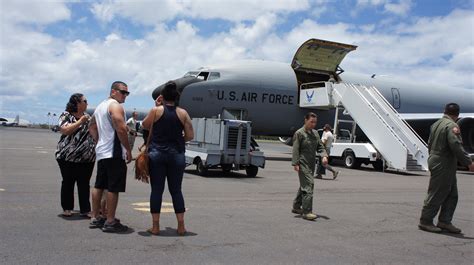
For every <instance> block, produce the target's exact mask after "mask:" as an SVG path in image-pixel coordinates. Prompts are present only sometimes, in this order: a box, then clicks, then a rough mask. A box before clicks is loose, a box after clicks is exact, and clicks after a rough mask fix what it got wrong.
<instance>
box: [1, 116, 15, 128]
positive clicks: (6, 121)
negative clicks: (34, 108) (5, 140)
mask: <svg viewBox="0 0 474 265" xmlns="http://www.w3.org/2000/svg"><path fill="white" fill-rule="evenodd" d="M0 123H1V124H2V125H3V126H7V127H15V126H18V125H19V124H20V115H16V117H15V119H12V118H0Z"/></svg>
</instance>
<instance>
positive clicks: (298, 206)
mask: <svg viewBox="0 0 474 265" xmlns="http://www.w3.org/2000/svg"><path fill="white" fill-rule="evenodd" d="M316 122H317V116H316V114H314V113H312V112H309V113H307V114H306V115H305V119H304V126H303V127H302V128H300V129H299V130H297V131H296V132H295V134H294V135H293V156H292V161H291V165H292V166H293V168H294V170H295V171H296V172H298V177H299V180H300V187H299V189H298V193H297V194H296V198H295V200H294V201H293V209H292V210H291V212H292V213H296V214H301V215H302V216H303V218H304V219H306V220H314V219H316V217H317V216H316V215H315V214H314V213H313V212H312V210H313V190H314V178H313V174H314V168H315V165H316V153H317V152H318V153H321V156H322V157H323V158H322V164H323V165H327V164H328V158H327V154H326V150H325V148H324V145H323V143H322V141H321V139H320V138H319V134H318V133H317V132H315V131H314V128H315V127H316Z"/></svg>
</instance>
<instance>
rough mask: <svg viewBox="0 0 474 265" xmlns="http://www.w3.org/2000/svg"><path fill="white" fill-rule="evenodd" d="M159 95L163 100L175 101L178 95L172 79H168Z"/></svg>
mask: <svg viewBox="0 0 474 265" xmlns="http://www.w3.org/2000/svg"><path fill="white" fill-rule="evenodd" d="M161 95H162V96H163V99H164V100H165V101H170V102H175V101H176V100H177V99H178V97H179V93H178V88H177V86H176V83H175V82H174V81H168V82H167V83H166V84H165V86H164V87H163V89H162V90H161Z"/></svg>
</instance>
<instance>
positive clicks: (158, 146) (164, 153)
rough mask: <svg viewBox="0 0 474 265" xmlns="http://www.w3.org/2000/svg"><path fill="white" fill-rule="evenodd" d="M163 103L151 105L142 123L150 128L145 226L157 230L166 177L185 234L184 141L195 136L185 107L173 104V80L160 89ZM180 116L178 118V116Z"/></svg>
mask: <svg viewBox="0 0 474 265" xmlns="http://www.w3.org/2000/svg"><path fill="white" fill-rule="evenodd" d="M161 94H162V97H163V100H164V104H163V105H162V106H159V107H155V108H153V109H152V110H151V111H150V113H149V114H148V115H147V117H146V118H145V119H144V120H143V126H144V127H145V128H150V127H151V126H153V132H152V135H151V140H150V143H149V148H148V152H149V158H150V183H151V196H150V212H151V215H152V219H153V227H152V228H150V229H148V232H149V233H151V234H155V235H157V234H159V232H160V225H159V224H160V211H161V203H162V196H163V191H164V188H165V180H167V181H168V190H169V192H170V194H171V197H172V199H173V207H174V211H175V213H176V219H177V221H178V228H177V232H178V234H179V235H184V234H185V233H186V229H185V226H184V212H185V211H186V208H185V205H184V198H183V193H182V191H181V184H182V181H183V174H184V168H185V166H186V165H185V158H184V151H185V146H184V145H185V141H189V140H192V139H193V137H194V133H193V129H192V124H191V119H190V118H189V115H188V114H187V112H186V111H185V110H184V109H181V108H179V107H176V105H175V101H176V100H177V98H178V91H177V89H176V84H175V83H174V82H172V81H170V82H168V83H166V85H165V87H164V88H163V90H162V93H161ZM180 117H181V118H180Z"/></svg>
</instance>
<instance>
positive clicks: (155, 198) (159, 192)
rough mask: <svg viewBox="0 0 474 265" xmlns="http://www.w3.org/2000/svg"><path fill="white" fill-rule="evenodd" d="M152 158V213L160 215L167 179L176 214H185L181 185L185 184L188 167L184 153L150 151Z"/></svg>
mask: <svg viewBox="0 0 474 265" xmlns="http://www.w3.org/2000/svg"><path fill="white" fill-rule="evenodd" d="M149 158H150V164H149V165H150V183H151V195H150V212H151V213H160V211H161V201H162V197H163V191H164V189H165V179H167V180H168V190H169V192H170V194H171V197H172V199H173V207H174V212H175V213H184V212H185V211H186V208H185V207H184V198H183V193H182V192H181V183H182V182H183V174H184V168H185V166H186V164H185V159H184V153H178V152H174V151H172V150H170V151H161V150H158V149H154V148H153V149H150V150H149Z"/></svg>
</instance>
